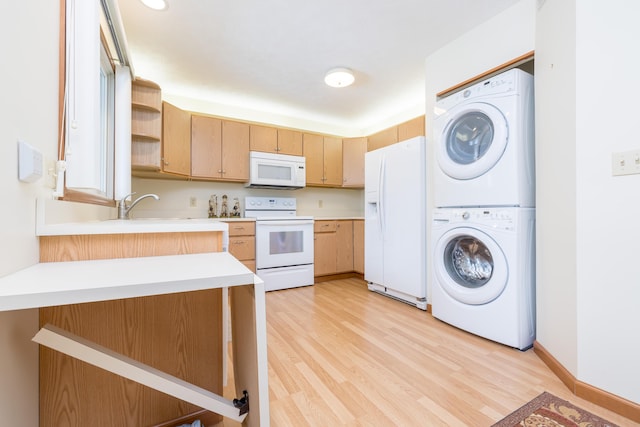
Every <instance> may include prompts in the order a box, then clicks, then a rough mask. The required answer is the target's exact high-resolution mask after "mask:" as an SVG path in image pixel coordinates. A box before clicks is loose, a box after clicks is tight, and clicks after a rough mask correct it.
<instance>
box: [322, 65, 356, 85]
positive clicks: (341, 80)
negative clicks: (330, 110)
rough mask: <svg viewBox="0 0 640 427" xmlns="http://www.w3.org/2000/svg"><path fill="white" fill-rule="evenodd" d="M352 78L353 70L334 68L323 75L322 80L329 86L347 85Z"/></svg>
mask: <svg viewBox="0 0 640 427" xmlns="http://www.w3.org/2000/svg"><path fill="white" fill-rule="evenodd" d="M354 80H355V77H354V76H353V72H351V70H350V69H348V68H334V69H332V70H329V71H328V72H327V75H326V76H324V82H325V83H326V84H328V85H329V86H331V87H347V86H349V85H350V84H351V83H353V81H354Z"/></svg>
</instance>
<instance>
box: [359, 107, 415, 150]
mask: <svg viewBox="0 0 640 427" xmlns="http://www.w3.org/2000/svg"><path fill="white" fill-rule="evenodd" d="M424 132H425V128H424V116H418V117H416V118H414V119H411V120H408V121H406V122H404V123H400V124H399V125H397V126H392V127H390V128H388V129H385V130H383V131H380V132H378V133H374V134H373V135H370V136H369V141H368V143H367V151H373V150H377V149H378V148H382V147H386V146H387V145H391V144H395V143H396V142H400V141H404V140H406V139H410V138H413V137H414V136H419V135H424V134H425V133H424Z"/></svg>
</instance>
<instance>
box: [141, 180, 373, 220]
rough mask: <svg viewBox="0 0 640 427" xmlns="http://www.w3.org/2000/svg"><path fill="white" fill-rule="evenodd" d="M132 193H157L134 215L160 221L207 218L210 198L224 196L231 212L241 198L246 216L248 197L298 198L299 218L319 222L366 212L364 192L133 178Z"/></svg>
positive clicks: (360, 215)
mask: <svg viewBox="0 0 640 427" xmlns="http://www.w3.org/2000/svg"><path fill="white" fill-rule="evenodd" d="M132 189H133V191H136V192H137V194H136V195H135V196H134V197H139V196H141V195H143V194H145V193H155V194H157V195H158V196H160V200H159V201H155V200H153V199H148V200H144V201H142V202H140V204H139V205H137V206H136V207H135V208H134V209H133V210H132V211H131V214H132V216H133V217H138V218H143V217H160V218H206V217H207V211H208V208H209V204H208V201H209V197H211V195H212V194H216V195H217V196H218V203H221V201H222V195H223V194H226V195H227V197H228V199H229V208H231V206H232V201H233V198H234V197H238V199H239V201H240V208H241V210H242V212H243V215H244V208H245V206H244V198H245V196H279V197H295V198H296V202H297V204H298V215H311V216H314V217H316V218H327V217H341V218H345V217H362V216H363V211H364V198H363V197H364V196H363V193H364V191H363V190H356V189H353V190H351V189H333V188H314V187H306V188H302V189H300V190H293V191H290V190H264V189H260V190H258V189H248V188H245V187H244V185H243V184H237V183H222V182H198V181H169V180H156V179H140V178H134V179H133V181H132ZM191 197H195V198H196V201H197V206H196V207H195V208H193V207H190V199H191Z"/></svg>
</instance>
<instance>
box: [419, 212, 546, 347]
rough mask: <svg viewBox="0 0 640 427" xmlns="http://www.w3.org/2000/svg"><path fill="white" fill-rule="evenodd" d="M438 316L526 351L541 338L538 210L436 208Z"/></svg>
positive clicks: (434, 290)
mask: <svg viewBox="0 0 640 427" xmlns="http://www.w3.org/2000/svg"><path fill="white" fill-rule="evenodd" d="M431 235H432V254H433V258H432V259H433V265H432V271H433V276H432V279H433V280H432V286H431V304H432V314H433V316H434V317H436V318H438V319H440V320H442V321H444V322H446V323H449V324H451V325H453V326H456V327H458V328H460V329H463V330H465V331H468V332H471V333H473V334H476V335H479V336H481V337H484V338H488V339H490V340H492V341H496V342H498V343H501V344H505V345H508V346H510V347H515V348H517V349H520V350H524V349H527V348H529V347H531V346H532V344H533V340H534V338H535V250H534V247H535V209H531V208H460V209H436V210H435V211H434V214H433V224H432V229H431Z"/></svg>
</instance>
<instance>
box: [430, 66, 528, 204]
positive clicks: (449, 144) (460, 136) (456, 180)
mask: <svg viewBox="0 0 640 427" xmlns="http://www.w3.org/2000/svg"><path fill="white" fill-rule="evenodd" d="M434 113H435V119H434V134H433V135H434V141H435V158H436V159H437V163H438V164H437V167H435V168H434V205H435V206H436V207H457V206H518V207H534V206H535V170H534V169H535V163H534V104H533V76H532V75H531V74H528V73H526V72H524V71H522V70H520V69H517V68H514V69H511V70H509V71H506V72H504V73H501V74H499V75H497V76H495V77H492V78H490V79H487V80H485V81H483V82H480V83H477V84H475V85H473V86H470V87H469V88H467V89H464V90H462V91H460V92H457V93H455V94H453V95H450V96H448V97H446V98H443V99H441V100H440V101H438V102H437V103H436V106H435V109H434Z"/></svg>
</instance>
